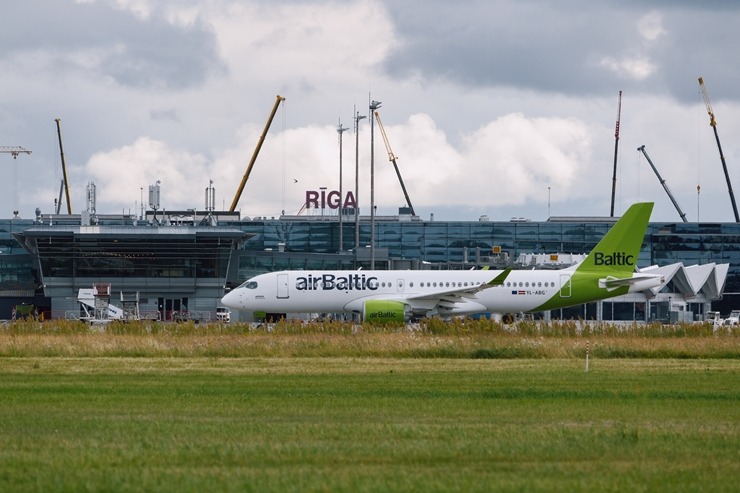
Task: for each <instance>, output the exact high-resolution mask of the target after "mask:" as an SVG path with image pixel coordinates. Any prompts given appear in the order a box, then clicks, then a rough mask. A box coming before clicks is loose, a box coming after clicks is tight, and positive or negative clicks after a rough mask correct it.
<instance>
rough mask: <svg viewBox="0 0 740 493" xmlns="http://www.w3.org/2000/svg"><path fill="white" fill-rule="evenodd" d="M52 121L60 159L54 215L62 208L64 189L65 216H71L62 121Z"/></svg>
mask: <svg viewBox="0 0 740 493" xmlns="http://www.w3.org/2000/svg"><path fill="white" fill-rule="evenodd" d="M54 121H55V122H57V136H58V137H59V155H60V156H61V158H62V184H61V186H60V187H59V200H58V201H57V209H56V213H57V214H59V208H60V207H61V206H62V189H64V196H65V198H66V199H67V214H72V203H71V202H70V201H69V181H67V163H66V161H65V160H64V147H63V146H62V120H61V119H59V118H56V119H55V120H54Z"/></svg>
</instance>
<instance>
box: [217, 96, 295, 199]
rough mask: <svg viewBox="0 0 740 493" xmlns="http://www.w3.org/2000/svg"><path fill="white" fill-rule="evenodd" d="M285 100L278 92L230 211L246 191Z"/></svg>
mask: <svg viewBox="0 0 740 493" xmlns="http://www.w3.org/2000/svg"><path fill="white" fill-rule="evenodd" d="M283 101H285V98H284V97H282V96H281V95H280V94H278V95H277V100H276V101H275V106H273V107H272V112H271V113H270V117H269V118H268V119H267V124H266V125H265V129H264V130H263V131H262V135H260V138H259V140H258V141H257V147H256V148H255V149H254V152H253V153H252V159H250V160H249V165H248V166H247V171H246V172H245V173H244V177H243V178H242V182H241V183H240V184H239V188H238V189H237V191H236V195H235V196H234V201H233V202H231V207H230V208H229V212H234V210H235V209H236V204H237V203H238V202H239V199H240V198H241V196H242V192H243V191H244V185H246V183H247V179H249V174H250V173H251V172H252V167H253V166H254V162H255V161H256V160H257V155H258V154H259V153H260V149H262V143H263V142H264V141H265V136H266V135H267V131H268V130H270V125H271V124H272V120H273V118H275V113H277V109H278V106H280V103H282V102H283Z"/></svg>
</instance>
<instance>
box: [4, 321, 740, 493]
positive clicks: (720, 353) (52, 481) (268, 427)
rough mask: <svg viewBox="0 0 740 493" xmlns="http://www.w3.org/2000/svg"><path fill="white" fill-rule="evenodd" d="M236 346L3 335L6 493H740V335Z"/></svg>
mask: <svg viewBox="0 0 740 493" xmlns="http://www.w3.org/2000/svg"><path fill="white" fill-rule="evenodd" d="M229 330H230V331H226V332H224V331H219V330H217V329H215V328H211V329H200V330H199V331H194V330H193V331H191V330H190V329H188V328H181V329H167V330H165V329H162V330H154V331H152V330H151V329H150V330H148V331H147V330H139V329H137V328H133V329H130V330H123V329H121V330H118V331H116V330H111V331H109V332H106V333H100V332H90V331H89V330H88V329H85V330H81V329H79V330H78V329H77V328H76V327H65V326H61V327H56V328H53V329H52V328H49V327H48V326H47V327H44V328H31V329H28V330H26V329H22V328H19V327H15V328H14V329H8V330H5V331H0V382H1V383H0V416H2V419H0V491H3V492H8V491H24V492H25V491H44V492H46V491H76V492H77V491H178V492H184V491H206V490H208V491H494V490H495V491H537V490H539V491H595V490H598V491H713V492H717V491H720V492H721V491H737V483H738V478H740V406H739V404H740V357H739V356H738V338H737V335H736V334H724V335H722V336H720V337H717V336H711V335H707V334H706V333H695V334H692V333H688V334H687V333H685V332H683V333H678V334H663V335H660V334H652V335H650V334H646V333H643V334H631V333H627V334H624V333H622V334H618V335H609V334H592V335H589V337H588V338H587V339H586V338H584V337H583V336H582V335H575V334H569V333H568V331H565V332H563V333H561V334H560V335H558V334H550V335H543V334H540V335H535V334H529V335H526V336H525V335H522V334H508V335H507V334H503V333H486V332H480V331H468V332H467V333H466V332H465V331H464V330H463V331H461V330H458V329H453V330H451V332H450V333H441V334H440V333H439V332H440V331H436V332H437V333H422V334H408V333H399V332H393V331H391V332H383V331H379V332H377V333H363V334H357V333H354V334H353V333H352V331H351V330H350V331H344V329H341V330H339V329H337V330H330V331H328V332H329V333H324V334H309V333H302V332H300V331H290V330H282V332H281V331H280V330H278V331H277V332H278V333H264V332H262V333H251V332H250V333H242V334H239V333H237V332H235V331H233V329H229ZM586 341H588V342H589V343H590V355H591V360H590V369H589V371H588V372H586V371H584V370H585V365H584V359H583V357H582V356H585V342H586ZM538 345H539V346H540V348H539V349H537V351H538V352H536V353H535V356H531V353H528V352H527V351H523V350H522V351H520V353H519V355H520V356H522V357H518V358H517V357H505V356H506V354H509V356H516V354H517V353H516V351H514V352H509V353H506V352H504V353H502V352H499V349H501V348H506V347H510V348H513V347H530V346H532V347H537V346H538ZM439 347H442V348H446V349H445V350H444V351H440V350H439ZM599 347H601V348H606V347H610V348H611V350H610V351H606V352H603V353H601V354H600V355H599V351H598V348H599ZM651 347H658V348H662V349H659V350H654V351H653V352H651ZM127 348H128V349H127ZM435 348H437V349H435ZM507 351H509V350H507ZM620 352H621V353H620ZM625 352H626V354H622V353H625ZM620 354H622V355H623V356H624V355H626V356H628V358H623V357H614V356H619V355H620ZM672 354H678V356H677V357H671V355H672ZM645 355H647V356H650V355H652V357H645Z"/></svg>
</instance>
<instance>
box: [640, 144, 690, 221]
mask: <svg viewBox="0 0 740 493" xmlns="http://www.w3.org/2000/svg"><path fill="white" fill-rule="evenodd" d="M637 150H638V151H642V153H643V154H644V155H645V159H647V162H648V163H650V167H651V168H653V171H655V176H657V177H658V181H660V184H661V185H663V188H664V189H665V193H667V194H668V198H669V199H671V202H673V207H675V208H676V210H677V211H678V215H679V216H681V219H682V220H683V222H687V221H686V214H684V212H683V211H682V210H681V208H680V207H679V206H678V202H676V199H675V198H674V197H673V194H672V193H671V191H670V190H669V189H668V185H666V182H665V180H664V179H663V177H662V176H660V173H658V168H656V167H655V165H654V164H653V161H652V160H651V159H650V156H648V153H647V151H646V150H645V146H644V145H642V146H640V147H638V148H637Z"/></svg>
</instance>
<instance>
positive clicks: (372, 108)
mask: <svg viewBox="0 0 740 493" xmlns="http://www.w3.org/2000/svg"><path fill="white" fill-rule="evenodd" d="M378 108H380V101H375V100H372V101H370V114H371V115H372V114H374V113H375V110H377V109H378ZM373 120H374V118H370V270H373V269H375V125H373Z"/></svg>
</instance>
